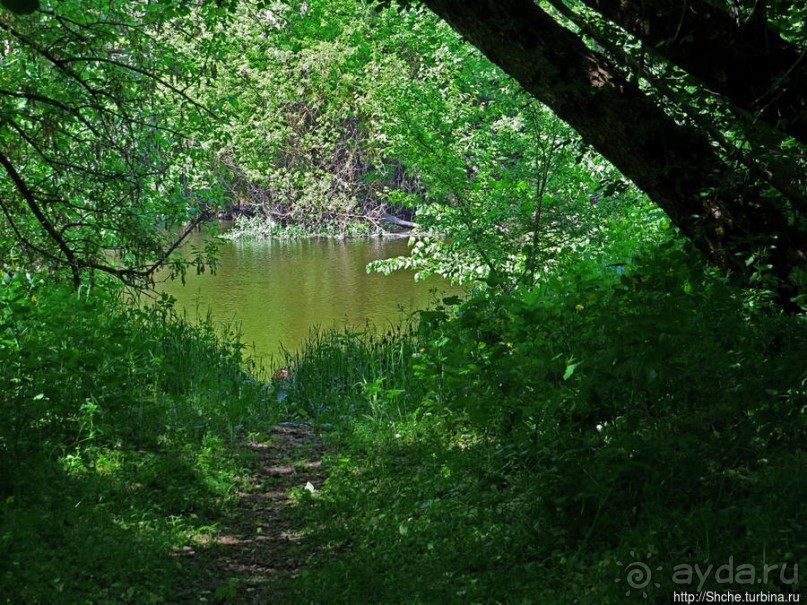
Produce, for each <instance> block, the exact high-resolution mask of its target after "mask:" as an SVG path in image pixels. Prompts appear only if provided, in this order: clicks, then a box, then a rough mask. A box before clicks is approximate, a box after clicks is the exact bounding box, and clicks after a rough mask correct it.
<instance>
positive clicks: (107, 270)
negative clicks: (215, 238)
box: [0, 0, 223, 287]
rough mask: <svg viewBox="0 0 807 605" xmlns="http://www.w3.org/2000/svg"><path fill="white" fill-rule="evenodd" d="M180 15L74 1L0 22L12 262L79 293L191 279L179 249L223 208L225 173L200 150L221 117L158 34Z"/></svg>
mask: <svg viewBox="0 0 807 605" xmlns="http://www.w3.org/2000/svg"><path fill="white" fill-rule="evenodd" d="M171 10H172V3H156V4H155V3H148V2H138V3H134V4H133V3H131V2H111V3H102V4H97V3H96V5H88V3H86V2H81V1H78V0H73V1H66V2H57V3H56V2H55V3H43V6H42V8H41V10H39V11H37V12H36V13H34V14H32V15H11V14H7V13H5V12H3V14H2V15H0V46H1V47H2V51H0V69H2V72H3V84H2V87H1V89H0V167H2V173H3V175H4V178H3V179H2V180H0V200H1V201H0V212H1V213H2V222H0V256H2V258H4V259H5V260H6V262H13V263H16V264H21V263H26V264H28V265H29V266H34V267H35V266H46V267H48V268H49V269H50V270H52V271H54V272H56V273H61V272H64V273H66V274H67V275H69V276H70V277H71V279H72V280H73V282H74V285H75V286H76V287H78V286H79V285H80V284H82V283H92V282H93V280H94V279H95V275H96V274H97V273H99V272H100V273H102V274H110V275H112V276H114V277H116V278H118V279H120V280H123V281H125V282H127V283H143V282H144V281H148V280H149V279H150V278H151V276H152V274H153V272H154V271H155V270H156V268H157V267H158V266H160V265H162V264H165V263H169V264H170V261H174V267H175V270H181V267H180V266H179V265H178V262H179V261H177V260H176V259H170V261H169V256H170V252H171V251H172V250H173V249H174V248H175V246H176V245H177V243H178V241H181V240H182V238H183V237H184V236H185V235H186V234H187V233H188V232H190V229H192V228H193V226H195V225H196V224H197V223H199V222H200V221H202V220H204V219H205V218H206V217H207V216H208V215H209V213H210V211H211V210H212V209H214V208H216V207H217V206H219V205H220V202H221V195H222V187H221V185H222V182H223V180H222V179H223V174H222V171H221V170H220V168H218V167H216V166H215V165H213V163H212V162H211V160H212V158H211V154H210V151H209V149H208V148H206V147H205V146H204V145H201V144H200V143H202V142H203V139H202V137H201V133H202V132H204V131H205V130H206V129H209V127H210V126H209V122H210V119H211V117H212V115H211V113H210V112H209V110H207V109H206V108H204V107H202V106H201V105H200V104H199V103H198V102H196V101H195V100H194V99H193V98H192V97H191V96H190V95H189V94H188V86H189V81H188V78H189V76H190V73H191V72H190V70H189V62H188V60H187V59H186V58H185V57H183V56H182V55H181V54H180V53H178V52H176V50H175V49H174V47H173V46H172V45H170V44H169V43H167V42H166V41H165V40H163V39H162V37H161V36H160V30H161V28H162V27H164V23H165V21H166V20H167V19H169V18H170V15H171ZM189 221H190V225H189V226H188V227H187V228H185V229H184V230H181V228H182V227H183V226H184V225H186V223H188V222H189ZM198 262H200V263H203V262H204V259H202V258H200V259H198Z"/></svg>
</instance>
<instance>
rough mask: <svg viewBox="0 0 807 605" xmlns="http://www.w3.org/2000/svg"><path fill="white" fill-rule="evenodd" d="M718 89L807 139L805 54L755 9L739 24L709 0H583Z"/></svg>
mask: <svg viewBox="0 0 807 605" xmlns="http://www.w3.org/2000/svg"><path fill="white" fill-rule="evenodd" d="M582 2H583V3H584V4H585V5H586V6H588V7H590V8H592V9H593V10H595V11H597V12H598V13H600V14H601V15H603V16H604V17H606V18H607V19H609V20H611V21H612V22H614V23H616V24H617V25H619V26H620V27H622V28H623V29H625V30H626V31H628V32H630V33H631V34H633V35H634V36H636V37H637V38H639V39H640V40H643V41H644V42H645V43H647V44H649V45H650V46H651V47H652V48H653V50H654V51H656V52H657V53H659V54H660V55H661V56H662V57H664V58H666V59H668V60H669V61H671V62H672V63H674V64H676V65H678V66H679V67H680V68H682V69H683V70H684V71H686V72H687V73H689V74H691V75H692V76H694V77H695V78H697V79H698V80H699V81H700V82H702V83H703V84H704V85H705V86H706V87H707V88H708V89H709V91H711V92H712V93H715V94H717V95H720V96H723V97H725V98H726V99H728V100H729V101H730V102H731V103H732V104H734V106H735V107H737V108H738V109H741V110H744V111H746V112H748V113H749V114H751V115H752V116H753V117H754V118H755V119H756V118H760V119H762V120H764V121H765V122H767V123H768V124H770V125H771V126H773V127H774V128H776V129H778V130H780V131H782V132H785V133H787V134H789V135H791V136H793V137H795V138H796V139H798V140H800V141H801V142H802V143H807V56H805V52H804V51H799V49H797V48H796V47H794V46H792V45H791V44H789V43H787V42H786V41H785V40H783V39H782V37H781V36H780V35H779V34H778V33H776V32H775V31H773V30H771V29H770V28H769V27H768V26H767V23H766V21H765V16H764V14H763V13H762V12H760V11H759V10H755V11H753V12H752V14H751V15H750V16H749V18H748V19H747V20H746V21H745V22H743V23H739V22H738V21H737V19H735V18H733V17H732V16H731V15H729V14H728V13H726V12H724V11H722V10H720V9H719V8H716V7H714V6H712V5H710V4H708V3H706V2H705V1H703V0H688V1H686V2H682V1H681V0H582Z"/></svg>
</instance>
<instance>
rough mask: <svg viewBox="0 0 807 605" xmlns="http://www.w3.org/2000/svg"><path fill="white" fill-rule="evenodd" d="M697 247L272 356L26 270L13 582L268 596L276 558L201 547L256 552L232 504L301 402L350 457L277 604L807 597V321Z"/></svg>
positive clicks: (4, 568) (31, 594)
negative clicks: (259, 365)
mask: <svg viewBox="0 0 807 605" xmlns="http://www.w3.org/2000/svg"><path fill="white" fill-rule="evenodd" d="M250 254H251V253H249V252H244V255H245V256H247V257H249V255H250ZM281 256H282V253H281ZM338 258H342V257H338ZM694 258H696V257H694V256H692V257H690V256H682V253H681V251H680V250H676V251H673V252H670V251H667V252H665V251H664V250H660V251H656V252H655V254H654V255H653V256H652V257H651V256H648V257H647V258H645V259H639V260H637V261H636V263H635V264H633V265H632V266H631V267H629V268H628V269H627V270H625V271H623V272H621V273H620V274H618V275H617V274H614V275H612V276H603V275H602V274H600V273H597V271H596V270H592V269H591V268H590V267H588V268H587V267H585V266H582V265H581V266H580V267H577V268H576V269H575V270H574V273H569V274H565V275H563V276H558V277H557V278H554V279H551V280H547V282H546V283H545V284H543V285H541V286H540V287H538V288H535V289H532V290H529V291H514V292H509V293H504V292H500V293H493V292H487V293H484V292H477V293H476V294H474V295H473V296H470V297H469V298H468V299H466V300H464V301H459V300H453V301H450V302H449V303H444V304H443V305H442V306H440V305H438V306H436V307H433V308H431V309H430V310H428V311H425V312H423V313H421V314H420V315H418V316H417V317H415V318H412V319H411V320H407V321H401V322H398V323H394V322H393V323H392V324H391V325H390V329H389V330H386V329H378V330H356V329H350V330H347V331H345V330H341V329H330V330H328V329H323V330H321V331H320V332H318V333H315V335H313V336H311V337H309V339H308V340H307V341H306V342H304V343H303V344H302V346H300V347H299V348H298V349H297V350H296V351H295V352H290V353H289V354H288V355H286V356H285V357H282V358H280V359H279V365H280V366H281V367H277V368H274V367H273V368H269V370H270V371H268V372H265V373H260V372H259V371H258V373H256V371H257V370H256V367H255V366H254V365H250V364H249V362H248V359H247V356H246V355H245V349H244V348H243V347H242V346H241V345H240V344H239V343H238V342H237V341H234V340H231V339H230V340H227V339H223V338H222V335H221V331H220V330H219V329H218V328H217V327H216V326H214V325H211V324H210V323H208V322H206V321H204V320H201V321H186V320H184V319H182V317H181V314H180V313H177V311H176V309H173V308H172V307H171V306H170V305H169V304H167V303H166V302H164V301H163V302H157V303H155V304H152V305H148V306H142V307H135V306H132V305H131V304H128V303H126V304H124V303H121V302H120V301H119V299H118V298H117V297H116V296H115V294H114V293H112V292H104V291H92V292H90V293H87V292H81V293H80V294H77V293H76V292H75V291H73V290H72V289H71V288H69V287H62V286H58V285H54V284H52V283H49V282H48V281H47V280H46V279H45V278H43V277H41V276H27V275H25V274H23V273H4V274H3V275H0V280H2V288H0V368H2V373H0V392H2V393H3V396H4V400H5V404H6V407H5V412H4V414H3V415H2V417H0V602H5V603H14V604H17V603H48V604H51V603H56V604H59V603H65V604H70V603H138V604H139V603H178V602H199V601H200V599H202V598H204V599H207V601H208V602H233V603H248V602H250V594H251V592H250V587H251V586H254V584H250V583H251V582H255V581H256V580H255V577H254V574H252V572H251V571H250V569H246V568H242V569H240V570H239V569H235V568H232V571H231V572H229V575H227V577H224V576H222V577H218V576H217V577H211V571H210V570H211V569H212V568H211V567H206V566H204V565H199V564H197V563H195V562H194V561H197V560H198V559H196V558H194V557H189V556H183V553H187V552H189V551H193V552H195V553H200V552H201V553H208V554H209V555H210V556H217V557H218V556H220V557H225V558H226V557H227V556H229V555H228V552H230V551H228V550H227V548H228V547H227V544H226V543H223V544H219V543H217V540H216V537H217V536H219V535H220V532H221V531H222V526H223V525H222V524H223V522H224V521H223V520H224V519H226V518H227V512H228V511H232V510H235V509H236V507H235V504H236V503H237V502H238V501H239V499H242V498H243V494H244V493H255V490H257V493H261V490H263V491H264V492H266V493H272V489H273V483H272V481H271V477H269V478H268V479H266V480H265V481H263V482H261V483H259V484H256V483H254V482H253V481H252V479H251V478H252V477H254V473H251V472H249V471H248V469H254V468H255V467H256V464H258V463H259V461H260V458H259V457H256V454H255V449H254V448H252V449H250V447H248V446H249V444H250V443H253V444H254V443H262V444H265V447H266V448H271V447H272V443H273V442H272V434H273V430H272V427H274V426H276V425H278V424H279V423H284V422H285V423H294V426H305V427H310V430H312V431H314V432H316V433H317V434H318V435H319V438H320V439H321V443H322V447H323V448H324V452H325V456H324V458H322V465H323V468H324V473H325V474H327V477H328V478H327V480H325V481H324V483H323V484H321V485H317V486H315V488H313V489H309V488H308V486H307V485H299V486H297V487H294V488H292V489H291V490H290V491H289V492H288V494H289V497H290V498H291V502H292V503H293V504H292V506H291V507H290V509H289V510H288V511H287V512H286V513H284V514H288V515H290V519H292V520H293V521H294V523H295V527H297V528H298V529H296V530H294V532H292V534H290V535H289V536H287V537H288V539H289V540H292V541H293V542H294V544H295V548H294V549H288V548H286V549H285V550H284V552H285V553H287V554H288V556H294V557H295V558H296V563H295V564H294V565H293V566H290V567H288V568H289V569H293V570H294V572H293V573H281V572H279V573H277V574H275V575H268V576H266V577H265V578H264V579H263V580H260V581H262V582H264V583H265V588H266V590H268V591H269V592H268V593H264V594H272V595H273V601H274V602H286V603H390V604H393V603H406V604H408V603H496V602H499V603H550V604H553V603H570V602H572V603H574V602H576V603H581V604H586V605H617V604H623V603H629V602H632V601H636V602H652V603H667V602H670V600H671V599H672V598H673V595H674V594H683V593H688V594H697V593H699V592H703V593H704V594H705V593H706V591H713V592H714V594H725V593H726V592H727V591H730V590H732V591H739V592H743V591H747V592H753V593H754V594H762V593H764V594H765V595H773V597H771V598H772V599H773V598H775V599H777V600H781V599H787V598H790V597H791V596H793V595H798V594H801V593H802V592H803V590H804V587H803V580H801V579H800V578H799V577H798V573H799V570H798V566H799V565H803V564H804V561H805V560H807V524H806V523H805V519H807V515H805V513H806V512H807V510H805V506H807V504H805V503H806V502H807V483H805V482H804V481H803V470H804V468H805V463H806V462H807V459H805V451H804V445H805V443H807V440H805V436H807V414H805V410H807V367H805V363H804V360H805V359H807V327H805V319H804V316H802V315H796V314H784V313H782V312H781V311H779V310H777V308H776V306H775V304H774V303H772V302H770V301H766V300H765V298H764V297H761V296H760V295H759V293H755V292H751V291H739V290H737V289H735V288H734V287H732V286H731V285H730V284H728V283H727V282H726V281H725V280H723V279H721V278H720V277H718V276H716V275H714V274H713V272H712V271H711V270H710V269H708V267H704V266H703V265H702V264H699V263H698V262H697V260H693V259H694ZM290 262H291V261H290ZM352 262H353V261H350V262H348V261H344V263H345V264H346V265H349V264H351V263H352ZM262 267H264V266H263V264H262V263H256V271H257V272H258V274H260V271H261V268H262ZM288 267H289V268H287V271H294V272H295V273H296V274H297V278H298V281H299V282H303V283H305V275H304V272H303V271H302V270H300V269H294V268H293V267H294V265H293V264H291V265H289V266H288ZM224 268H226V265H225V267H223V269H224ZM220 275H221V276H223V275H226V274H225V273H221V274H220ZM265 287H266V288H269V289H271V283H268V282H267V283H266V285H265ZM303 287H304V286H294V285H293V284H292V285H289V286H288V287H287V288H288V289H289V291H291V292H299V290H300V288H303ZM305 287H308V286H305ZM334 288H335V287H332V286H325V285H322V284H317V283H314V284H313V286H311V290H310V291H311V292H315V293H317V292H323V293H328V295H329V296H330V297H331V300H336V297H337V296H338V294H337V290H338V289H334ZM230 289H235V286H230ZM263 296H265V294H264V293H260V292H257V293H253V294H250V295H249V297H252V298H255V297H263ZM397 296H398V298H400V296H401V295H400V294H398V295H397ZM297 305H298V306H301V303H299V302H298V303H297ZM275 370H282V371H280V372H278V371H275ZM306 430H308V429H306ZM298 464H299V465H302V464H304V462H303V461H302V460H295V459H289V460H285V461H284V463H283V464H282V465H280V466H278V467H277V468H276V469H275V471H276V472H281V470H282V471H283V472H288V473H294V472H295V468H296V465H298ZM278 469H280V470H278ZM284 469H285V470H284ZM285 522H289V519H287V518H285V517H284V519H275V518H272V517H271V516H270V517H267V518H266V519H265V520H263V521H261V522H260V523H256V524H255V526H254V528H252V529H251V530H250V531H251V533H249V532H247V533H248V534H249V535H246V534H245V535H244V536H242V538H243V539H244V540H255V541H259V540H261V539H263V538H262V536H263V537H265V536H266V534H267V531H268V530H266V529H265V527H266V525H267V524H272V523H285ZM244 531H247V530H246V529H245V530H244ZM264 563H265V562H264ZM267 565H268V563H267ZM284 569H285V568H284ZM717 569H722V570H723V571H722V572H721V573H719V574H718V573H716V570H717ZM636 570H639V571H640V572H642V573H644V574H645V575H643V576H639V575H637V572H636ZM695 570H697V571H698V573H696V572H695ZM707 570H709V571H707ZM202 586H205V587H210V586H212V587H213V588H212V589H211V590H210V591H208V592H199V591H196V592H194V591H195V587H202ZM769 602H773V601H771V600H769ZM776 602H779V601H776ZM784 602H788V601H786V600H785V601H784ZM790 602H794V601H792V600H791V601H790Z"/></svg>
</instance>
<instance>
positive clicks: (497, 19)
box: [424, 0, 807, 295]
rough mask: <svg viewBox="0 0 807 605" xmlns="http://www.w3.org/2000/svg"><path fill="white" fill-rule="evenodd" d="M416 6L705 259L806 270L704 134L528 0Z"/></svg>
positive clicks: (804, 248)
mask: <svg viewBox="0 0 807 605" xmlns="http://www.w3.org/2000/svg"><path fill="white" fill-rule="evenodd" d="M424 2H425V4H426V5H427V6H429V8H431V9H432V10H433V11H434V12H436V13H437V14H438V15H439V16H440V17H442V18H443V19H445V20H446V21H447V22H448V23H449V24H450V25H451V26H452V27H453V28H454V29H456V30H457V31H458V32H459V33H460V34H461V35H462V36H464V37H465V38H466V39H467V40H468V41H469V42H471V43H472V44H473V45H475V46H476V47H477V48H479V49H480V50H481V51H482V52H483V53H484V54H485V55H487V56H488V58H489V59H490V60H491V61H493V62H494V63H496V64H497V65H499V67H501V68H502V69H503V70H504V71H505V72H507V73H508V74H510V75H511V76H513V77H514V78H515V79H516V80H518V81H519V82H520V83H521V85H522V86H523V87H524V88H525V89H526V90H527V91H528V92H530V93H531V94H533V95H534V96H535V97H536V98H537V99H538V100H540V101H542V102H543V103H545V104H546V105H547V106H549V107H550V108H551V109H552V110H553V111H554V112H555V113H556V114H557V115H558V117H560V118H561V119H563V120H564V121H566V122H567V123H568V124H569V125H571V126H572V127H573V128H574V129H575V130H577V132H578V133H580V135H581V136H582V137H583V139H584V140H585V141H586V142H587V143H589V144H590V145H592V146H593V147H594V148H595V149H596V150H597V151H599V152H600V153H601V154H602V155H603V156H604V157H605V158H607V159H608V160H610V161H611V162H612V163H613V164H614V165H615V166H616V167H617V168H618V169H619V170H620V171H621V172H622V173H623V174H624V175H625V176H626V177H628V178H630V179H631V180H633V181H634V182H635V183H636V185H637V186H638V187H640V188H641V189H642V190H643V191H645V192H646V193H647V194H648V196H649V197H650V198H651V199H652V200H653V201H655V202H656V203H657V204H658V205H659V206H660V207H661V208H662V209H663V210H664V211H665V212H666V213H667V215H668V216H669V217H670V219H671V220H672V221H673V223H675V224H676V225H677V226H678V227H679V228H680V229H681V231H682V232H683V233H684V234H685V235H686V236H687V237H689V238H690V239H691V240H692V241H693V242H694V243H695V245H696V246H697V247H698V248H699V249H700V250H701V251H703V252H704V253H705V254H706V255H707V256H708V257H709V258H710V259H712V260H713V261H714V262H716V263H717V264H719V265H720V266H722V267H724V268H726V269H729V270H733V271H734V272H735V273H736V274H740V275H743V276H748V275H749V273H750V270H749V269H748V267H747V265H746V261H747V260H748V259H749V258H751V256H752V255H753V254H755V253H757V252H758V251H759V249H760V248H768V249H769V250H770V256H769V262H771V263H772V264H773V265H774V272H775V274H776V275H777V276H778V277H780V278H781V279H782V280H783V281H784V282H787V281H788V276H789V274H790V271H791V270H792V269H793V268H794V267H804V266H805V265H807V241H806V240H807V238H805V234H804V233H803V232H801V231H799V230H798V229H796V228H795V227H793V226H791V225H790V224H789V221H788V218H787V215H786V211H785V210H784V208H783V207H782V204H777V203H775V202H770V201H765V202H763V201H762V198H761V196H760V191H759V188H758V187H757V186H756V185H755V184H753V183H751V184H749V183H747V182H746V181H747V179H743V176H742V175H738V174H737V173H736V172H735V170H734V169H733V168H731V167H730V166H728V165H727V164H725V163H724V162H723V161H722V160H721V159H720V157H719V156H718V155H717V154H716V153H715V151H714V149H713V148H712V145H711V144H710V141H709V139H708V138H707V137H706V136H704V135H703V134H702V133H700V132H699V131H697V130H695V129H693V128H690V127H688V126H684V125H681V124H678V123H676V122H675V121H674V120H673V119H671V118H670V117H669V116H668V115H667V114H665V113H664V112H663V111H662V110H661V109H660V108H658V107H657V106H656V104H655V103H654V102H653V100H652V99H651V98H650V97H647V96H646V95H644V93H642V92H641V91H640V90H639V89H638V88H637V87H636V86H635V85H633V84H631V83H629V82H628V81H627V80H625V79H624V78H623V77H622V76H621V75H620V74H619V73H618V72H617V70H615V69H614V67H613V65H611V64H610V63H609V62H608V60H607V59H605V58H604V57H603V56H601V55H599V54H597V53H595V52H593V51H591V50H590V49H588V48H587V47H586V46H585V44H583V42H582V41H581V40H580V39H579V38H578V37H577V36H576V35H575V34H573V33H572V32H570V31H568V30H566V29H564V28H563V27H561V26H560V25H558V24H557V23H556V22H555V21H554V20H553V19H552V18H551V17H550V16H549V15H548V14H546V13H545V12H544V11H543V10H541V9H540V8H539V7H538V6H537V5H536V4H535V3H534V2H533V0H465V1H463V2H456V1H455V0H424ZM784 290H785V292H784V293H785V295H786V294H788V293H789V291H790V288H789V287H788V286H787V283H785V287H784Z"/></svg>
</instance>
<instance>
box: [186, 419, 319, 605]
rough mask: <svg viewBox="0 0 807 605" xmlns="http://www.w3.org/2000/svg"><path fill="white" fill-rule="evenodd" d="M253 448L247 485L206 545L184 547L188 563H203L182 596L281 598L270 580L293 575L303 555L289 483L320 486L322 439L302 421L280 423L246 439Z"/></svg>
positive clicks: (250, 600) (201, 599)
mask: <svg viewBox="0 0 807 605" xmlns="http://www.w3.org/2000/svg"><path fill="white" fill-rule="evenodd" d="M245 447H247V448H248V449H250V450H252V451H254V452H256V453H257V454H258V459H257V460H256V463H255V465H254V466H253V469H252V477H251V480H250V489H249V490H248V491H246V492H244V493H241V494H239V503H238V504H237V505H236V507H235V508H234V509H233V510H232V511H231V512H230V513H229V514H228V516H227V518H226V519H225V521H224V522H223V523H222V525H221V530H220V532H219V533H218V535H217V536H216V538H215V539H214V543H213V545H212V546H211V547H209V548H207V547H206V548H203V549H192V548H187V547H186V549H185V550H184V551H183V553H182V554H181V555H180V556H181V557H182V558H183V559H184V560H185V562H186V564H188V565H194V566H199V567H201V568H203V569H204V576H205V578H206V579H205V580H204V581H203V582H202V584H200V585H197V586H195V587H194V588H193V589H192V590H189V591H187V593H186V594H185V595H183V598H182V600H183V602H194V603H241V604H256V605H257V604H259V603H260V604H265V603H281V602H284V595H283V594H282V593H281V592H279V590H278V587H277V586H276V585H275V581H276V580H278V579H280V578H282V577H290V576H294V575H295V574H296V573H297V572H298V571H299V569H300V568H301V566H302V564H303V561H302V560H301V558H300V555H299V551H300V548H299V545H298V541H299V536H298V532H299V531H300V530H301V529H302V528H301V527H297V526H296V525H295V523H294V521H293V519H292V515H291V514H290V512H291V511H290V509H291V507H292V506H293V501H292V499H291V498H289V495H288V492H289V490H290V489H292V488H295V487H297V488H302V489H306V486H308V489H312V488H313V489H314V490H319V489H320V488H321V487H322V484H323V482H324V480H325V472H324V469H323V468H322V453H323V450H322V445H321V443H320V440H319V438H318V437H317V435H316V434H315V433H314V431H313V430H312V429H311V427H309V426H308V425H306V424H299V423H281V424H279V425H277V426H275V427H274V429H273V430H272V433H271V437H270V438H269V439H268V440H267V441H266V442H264V443H256V442H249V443H247V444H246V445H245Z"/></svg>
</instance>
